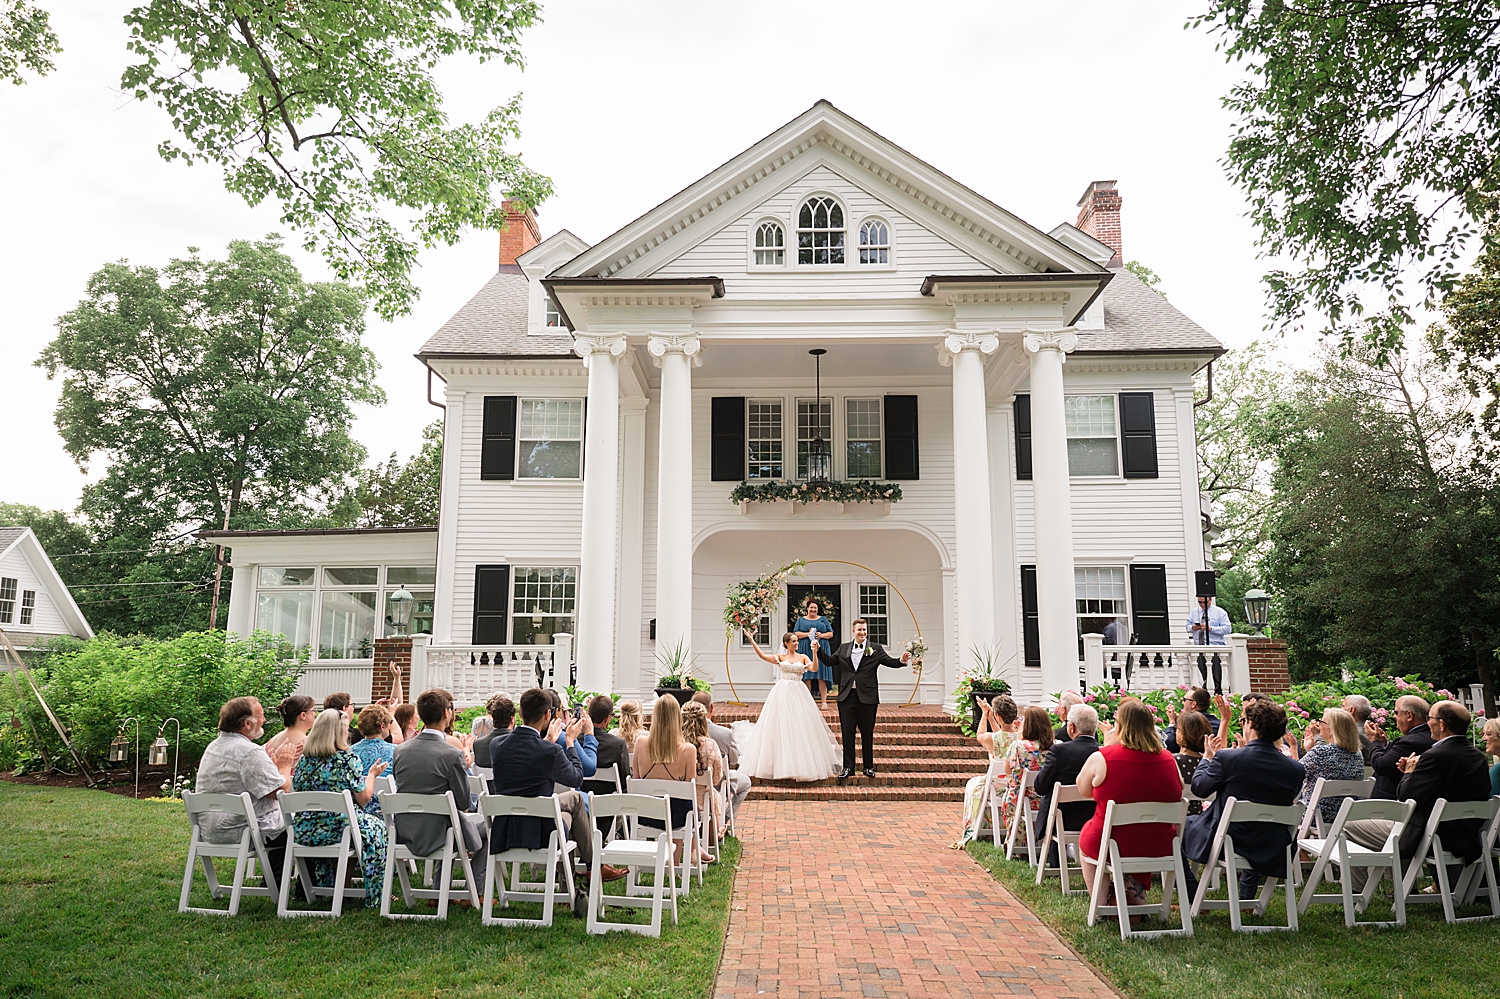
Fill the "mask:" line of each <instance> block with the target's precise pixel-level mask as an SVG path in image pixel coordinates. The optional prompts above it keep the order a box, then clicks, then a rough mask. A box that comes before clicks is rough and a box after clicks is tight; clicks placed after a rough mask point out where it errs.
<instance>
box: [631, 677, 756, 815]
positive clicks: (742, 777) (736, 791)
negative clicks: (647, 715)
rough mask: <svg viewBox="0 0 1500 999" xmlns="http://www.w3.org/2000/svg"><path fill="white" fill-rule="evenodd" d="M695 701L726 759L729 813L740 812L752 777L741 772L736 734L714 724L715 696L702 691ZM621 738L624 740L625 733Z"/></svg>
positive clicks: (694, 698) (711, 737) (711, 736)
mask: <svg viewBox="0 0 1500 999" xmlns="http://www.w3.org/2000/svg"><path fill="white" fill-rule="evenodd" d="M693 700H695V701H697V702H698V703H699V704H701V705H703V707H704V709H705V710H706V711H707V712H708V737H709V738H710V739H712V740H713V741H714V742H715V743H717V744H718V746H719V753H720V754H721V755H722V756H723V757H724V765H725V766H727V767H728V768H729V798H730V800H729V811H730V813H731V814H732V813H734V812H737V811H738V810H739V807H740V806H741V805H743V804H744V803H745V798H746V797H747V796H748V795H749V794H750V775H749V774H744V773H741V772H740V769H739V767H740V746H739V743H738V742H736V741H735V738H734V732H733V731H731V730H730V729H727V728H725V727H724V726H723V725H715V724H714V695H713V694H711V693H709V692H708V691H706V690H700V691H698V692H697V693H696V694H694V695H693ZM621 738H624V735H623V733H622V734H621ZM633 741H634V740H631V743H633ZM631 743H627V745H630V744H631Z"/></svg>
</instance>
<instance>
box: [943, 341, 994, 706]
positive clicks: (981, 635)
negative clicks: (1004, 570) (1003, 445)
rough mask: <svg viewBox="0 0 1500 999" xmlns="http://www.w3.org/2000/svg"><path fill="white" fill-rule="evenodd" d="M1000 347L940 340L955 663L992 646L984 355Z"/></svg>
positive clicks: (957, 667) (954, 670)
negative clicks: (947, 416) (948, 401)
mask: <svg viewBox="0 0 1500 999" xmlns="http://www.w3.org/2000/svg"><path fill="white" fill-rule="evenodd" d="M999 347H1000V338H999V337H997V336H995V335H994V334H991V333H959V332H954V333H950V334H949V335H948V336H946V337H945V338H944V339H943V346H942V353H941V354H940V355H939V356H940V359H941V361H942V362H943V363H944V364H949V365H952V367H953V512H954V516H953V521H954V523H953V534H954V548H955V550H956V551H957V552H958V559H957V564H956V566H955V568H956V569H957V573H956V576H955V580H954V583H955V586H956V590H957V592H956V597H957V603H958V607H957V610H958V661H957V662H956V663H954V664H953V667H952V668H951V672H952V673H953V675H954V677H955V679H956V678H957V673H958V670H960V669H964V668H966V667H968V666H969V665H970V663H971V662H972V661H973V655H974V653H973V650H974V649H979V650H980V651H981V652H984V651H988V650H989V649H991V648H992V647H993V646H994V644H995V637H996V636H995V541H994V530H993V527H992V524H991V520H990V518H991V517H992V516H993V513H992V511H991V509H990V449H989V435H988V432H987V430H986V426H985V424H986V422H987V418H986V414H985V404H984V356H985V355H986V354H993V353H994V352H995V351H996V350H998V349H999Z"/></svg>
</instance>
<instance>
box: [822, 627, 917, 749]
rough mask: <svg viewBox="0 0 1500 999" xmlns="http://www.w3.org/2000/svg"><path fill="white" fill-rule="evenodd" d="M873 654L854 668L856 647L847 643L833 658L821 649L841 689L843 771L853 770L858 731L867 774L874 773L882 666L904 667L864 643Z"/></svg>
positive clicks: (879, 649) (876, 647)
mask: <svg viewBox="0 0 1500 999" xmlns="http://www.w3.org/2000/svg"><path fill="white" fill-rule="evenodd" d="M864 647H865V648H867V649H869V650H870V651H869V652H867V653H865V654H864V655H862V656H861V657H860V660H859V665H858V666H856V665H855V664H854V643H853V642H845V643H844V644H843V645H840V646H839V647H838V651H836V652H834V653H833V655H829V654H828V653H826V652H824V651H823V647H822V645H821V644H820V645H818V646H817V649H818V659H819V660H821V661H822V662H823V663H824V664H825V665H827V666H829V667H831V668H832V669H833V679H834V682H835V683H837V684H838V685H839V727H840V728H841V729H842V730H843V736H844V769H845V770H853V769H854V731H855V729H856V728H858V730H859V740H860V747H861V748H862V749H863V751H864V753H863V755H864V762H865V769H866V770H873V769H875V712H876V710H877V708H879V706H880V677H879V676H878V675H877V674H878V672H879V670H880V667H882V666H904V665H906V664H905V663H903V662H902V661H901V660H899V659H892V658H891V657H890V656H889V655H887V654H886V651H885V649H883V648H881V647H880V646H879V645H876V644H875V643H874V642H869V641H867V642H865V645H864Z"/></svg>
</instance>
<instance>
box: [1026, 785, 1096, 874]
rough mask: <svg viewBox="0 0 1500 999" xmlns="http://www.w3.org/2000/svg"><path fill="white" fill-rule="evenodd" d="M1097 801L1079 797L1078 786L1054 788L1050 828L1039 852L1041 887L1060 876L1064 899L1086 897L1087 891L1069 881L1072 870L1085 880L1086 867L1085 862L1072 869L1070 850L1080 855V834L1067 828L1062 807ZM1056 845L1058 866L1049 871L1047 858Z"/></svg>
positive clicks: (1048, 825) (1048, 821)
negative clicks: (1083, 865) (1043, 881)
mask: <svg viewBox="0 0 1500 999" xmlns="http://www.w3.org/2000/svg"><path fill="white" fill-rule="evenodd" d="M1093 800H1094V799H1092V798H1086V797H1084V796H1083V795H1081V794H1079V793H1078V785H1077V784H1057V785H1055V786H1054V787H1053V788H1052V804H1051V805H1050V806H1049V807H1048V809H1047V828H1046V830H1045V832H1044V834H1043V836H1042V843H1041V846H1039V847H1038V848H1037V862H1036V883H1037V884H1041V883H1042V879H1043V878H1048V877H1051V876H1052V875H1054V874H1056V875H1058V877H1059V878H1060V879H1061V881H1062V893H1063V894H1064V895H1082V894H1084V889H1082V888H1073V887H1072V883H1071V882H1070V880H1069V876H1068V875H1069V871H1070V870H1076V871H1077V872H1078V876H1079V877H1080V878H1081V877H1083V867H1082V861H1080V862H1079V863H1077V864H1072V865H1070V864H1069V863H1068V847H1070V846H1071V847H1072V848H1073V851H1074V854H1075V855H1076V854H1077V851H1078V831H1075V830H1070V829H1066V828H1064V824H1063V816H1062V806H1063V805H1068V804H1073V803H1075V802H1080V801H1087V802H1090V803H1092V802H1093ZM1054 843H1056V845H1057V863H1058V866H1056V867H1048V866H1047V858H1048V856H1049V855H1050V854H1051V853H1052V846H1053V844H1054Z"/></svg>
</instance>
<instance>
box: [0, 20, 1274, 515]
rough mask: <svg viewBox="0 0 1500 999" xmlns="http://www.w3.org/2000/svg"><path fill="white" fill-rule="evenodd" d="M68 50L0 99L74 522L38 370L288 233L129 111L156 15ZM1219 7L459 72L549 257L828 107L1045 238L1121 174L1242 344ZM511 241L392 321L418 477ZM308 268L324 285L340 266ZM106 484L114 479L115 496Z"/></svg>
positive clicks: (793, 31)
mask: <svg viewBox="0 0 1500 999" xmlns="http://www.w3.org/2000/svg"><path fill="white" fill-rule="evenodd" d="M44 6H47V7H49V8H52V9H53V10H54V14H53V20H54V24H55V26H56V28H57V30H58V32H59V34H60V35H61V36H62V42H63V46H64V49H65V51H64V52H63V54H62V55H61V56H60V57H59V58H58V60H57V70H56V71H55V72H54V73H53V74H52V75H51V76H49V77H46V78H44V79H41V80H33V81H32V82H30V83H28V84H27V85H26V86H23V87H12V86H9V85H6V84H0V135H3V136H4V137H5V143H4V145H5V149H6V151H7V155H6V156H5V157H3V158H0V184H3V189H4V191H5V192H6V202H7V203H6V208H5V211H4V215H3V218H4V232H5V237H6V238H4V239H3V240H0V296H3V310H4V311H3V313H0V347H3V352H0V399H3V400H4V412H5V414H6V417H5V419H4V421H3V425H4V427H5V433H4V445H3V449H0V453H3V454H4V456H5V459H6V460H5V468H6V469H7V473H8V474H6V476H5V480H4V482H3V484H0V501H9V502H23V503H32V504H36V505H38V506H42V507H46V508H63V509H71V508H72V507H73V506H74V505H75V504H76V503H77V501H78V496H79V492H80V490H81V489H82V487H83V485H84V484H85V482H86V481H87V480H86V478H85V476H84V475H83V474H82V473H81V472H80V471H79V470H78V468H77V466H76V465H75V464H74V463H73V461H72V460H71V459H70V458H68V457H67V455H66V454H64V453H63V450H62V442H61V440H60V438H59V437H58V435H57V432H56V430H55V429H54V428H53V425H52V411H53V408H54V406H55V404H56V401H57V385H56V383H54V382H49V381H48V380H47V378H46V375H45V374H44V373H43V372H42V371H41V369H39V368H36V367H34V366H33V365H32V363H31V362H32V361H33V360H35V358H36V356H37V354H38V353H39V352H40V351H41V349H42V348H43V346H44V345H45V344H46V343H47V342H48V341H49V340H50V339H51V338H52V336H53V334H54V330H53V325H52V324H53V322H54V321H55V319H56V318H57V316H59V315H61V314H62V313H64V312H66V311H67V310H68V309H70V308H72V307H73V306H74V305H75V304H77V302H78V300H79V299H80V298H81V297H82V294H83V289H84V283H85V281H86V280H87V278H88V276H89V274H91V273H92V272H93V271H94V270H96V269H97V268H98V267H99V266H100V265H101V264H103V263H105V262H106V261H110V260H117V259H128V260H129V261H131V262H132V263H136V264H148V263H149V264H157V265H160V264H164V263H166V261H167V260H168V259H169V258H171V257H172V256H174V255H175V256H180V255H184V254H185V251H186V249H187V247H189V246H198V247H201V248H202V249H203V251H204V252H205V253H206V254H211V255H219V254H221V253H222V251H223V248H224V245H225V244H226V243H227V242H228V241H229V240H231V239H234V238H239V237H258V236H262V235H264V234H266V233H268V232H271V231H273V230H275V229H276V212H275V211H274V210H273V209H272V208H270V207H267V206H262V207H261V208H259V209H255V210H252V209H250V208H248V207H246V205H245V204H244V203H243V202H242V201H241V200H240V199H239V198H238V197H236V196H233V195H230V194H228V193H226V192H225V191H224V190H223V188H222V187H221V185H220V178H219V175H218V173H217V172H216V171H215V170H214V169H213V168H212V167H209V166H197V167H191V168H189V167H186V166H183V165H181V164H180V163H172V164H169V163H166V162H164V161H162V160H161V159H160V158H159V157H158V156H157V155H156V144H157V142H158V141H160V140H161V139H163V138H166V137H168V135H169V134H170V124H169V122H168V120H167V119H166V117H165V115H164V114H163V113H162V112H161V111H160V110H159V109H157V108H155V107H153V106H150V105H143V104H138V103H136V102H134V101H132V100H130V99H129V98H128V97H126V96H125V95H124V94H122V93H121V92H120V91H119V89H118V88H119V78H120V70H121V69H122V68H123V66H124V64H125V61H126V53H125V49H124V46H125V40H126V32H125V30H124V28H123V26H122V24H121V20H120V19H121V16H122V14H123V13H124V11H125V10H126V9H128V7H129V6H131V4H129V3H106V2H101V0H95V2H91V3H90V4H88V5H87V7H88V9H87V10H84V11H80V10H76V9H72V8H76V7H83V6H85V5H83V4H64V3H60V2H47V3H45V4H44ZM1199 6H1200V5H1199V4H1195V3H1181V2H1162V3H1151V2H1145V0H1132V2H1128V3H1121V2H1119V0H1104V2H1061V0H1052V2H1048V3H1043V4H1039V3H1033V2H1027V3H1021V2H1015V0H1000V2H996V0H981V2H973V3H957V2H941V0H940V2H927V3H922V4H913V3H910V2H902V3H877V2H871V0H861V2H858V3H849V4H834V3H816V2H807V0H803V2H799V3H778V2H773V0H763V2H761V3H759V4H756V5H753V7H751V6H745V5H729V4H714V3H704V2H702V0H697V2H643V0H635V2H629V3H620V2H594V0H566V2H563V0H557V2H554V3H552V4H550V5H549V6H548V7H547V10H546V21H545V23H544V24H542V25H541V26H539V27H537V28H534V29H532V30H531V31H530V32H528V33H527V35H526V36H525V50H526V58H527V68H526V70H525V72H524V73H523V72H519V71H517V70H515V69H513V68H509V67H504V66H497V65H486V66H477V65H453V66H448V67H445V68H444V72H443V76H442V79H443V84H444V92H445V94H446V97H447V100H448V105H449V111H450V114H451V115H452V117H453V118H454V119H455V120H470V119H477V118H478V117H480V116H481V115H483V114H484V113H485V112H486V111H488V110H489V109H490V108H492V107H494V106H495V105H498V104H501V103H503V102H504V101H506V100H507V99H509V97H510V96H511V95H512V94H514V93H516V92H522V93H524V94H525V109H526V111H525V118H524V122H523V137H522V141H521V145H520V148H521V149H522V151H523V152H524V154H525V157H526V160H527V162H528V163H529V164H530V165H531V166H532V167H533V168H534V169H537V170H540V171H542V172H543V173H546V174H548V175H550V176H551V177H552V178H553V180H554V182H555V184H556V192H557V193H556V195H555V196H554V198H553V199H552V200H551V201H549V202H547V203H546V204H545V205H543V206H542V207H541V209H540V211H539V212H538V217H539V220H540V222H541V226H542V231H543V235H549V234H551V233H553V232H556V231H557V230H558V229H562V228H567V229H571V230H572V231H573V232H574V233H576V234H577V235H578V236H580V237H582V238H583V239H585V240H588V241H590V242H595V241H597V240H599V239H601V238H603V237H605V236H607V235H609V234H610V233H612V232H614V231H615V230H616V229H618V228H619V227H620V226H622V225H624V224H625V223H627V222H629V221H630V220H631V219H633V218H635V217H636V216H638V215H640V214H641V213H643V212H644V211H646V210H647V209H649V208H651V207H653V206H654V205H656V204H657V203H659V202H661V201H662V200H664V199H665V198H667V197H668V196H669V195H671V194H673V193H675V192H676V191H678V190H680V189H681V188H683V187H685V186H687V185H688V184H690V183H691V182H693V181H694V180H696V179H697V178H699V177H701V176H702V175H703V174H705V173H707V172H708V171H709V170H711V169H713V168H714V167H715V166H717V165H719V164H720V163H723V162H724V161H725V160H727V159H729V158H731V157H732V156H734V155H735V154H737V153H739V152H740V151H742V150H743V149H745V148H746V147H747V146H749V145H751V144H752V143H753V142H755V141H756V140H758V139H760V138H761V137H763V136H764V135H766V134H767V133H769V132H771V131H773V130H775V129H776V128H777V127H779V126H780V125H782V124H784V123H785V122H787V121H788V120H790V119H791V118H793V117H795V116H796V115H798V114H800V113H801V112H802V111H804V110H806V109H807V108H808V107H809V106H811V105H812V104H813V102H814V101H816V100H818V99H819V98H827V99H829V100H831V101H832V102H833V103H834V104H836V105H837V106H838V107H840V108H841V109H843V110H844V111H845V112H847V113H849V114H851V115H853V116H854V117H855V118H858V119H859V120H860V121H862V122H864V123H865V124H866V125H868V126H870V127H871V128H873V129H874V130H875V131H877V132H880V133H882V134H884V135H885V136H887V137H889V138H890V139H891V140H893V141H894V142H896V143H898V144H900V145H902V146H904V147H905V148H906V149H908V150H910V151H911V152H912V153H914V154H916V155H917V156H920V157H922V158H923V159H925V160H927V161H928V162H930V163H932V164H933V165H935V166H937V167H938V168H939V169H941V170H943V171H945V172H947V173H948V174H950V175H951V176H953V177H955V178H956V179H958V180H959V181H961V182H963V183H965V184H967V185H969V186H970V187H972V188H974V189H975V190H977V191H979V192H980V193H981V194H984V195H986V196H988V197H989V198H991V199H992V200H994V201H996V202H997V203H999V204H1001V205H1003V206H1004V207H1005V208H1007V209H1009V210H1010V211H1012V212H1015V213H1016V214H1018V215H1020V216H1021V217H1022V218H1024V219H1026V220H1027V221H1029V222H1031V223H1032V224H1034V225H1036V226H1039V227H1040V228H1042V229H1044V230H1046V229H1050V228H1052V227H1053V226H1054V225H1056V224H1057V223H1059V222H1064V221H1067V222H1071V221H1074V220H1075V219H1076V216H1077V208H1076V207H1075V205H1076V202H1077V200H1078V197H1079V195H1080V194H1081V193H1082V191H1083V190H1084V188H1085V186H1086V185H1087V184H1088V183H1089V182H1090V181H1093V180H1097V179H1106V178H1114V179H1118V181H1119V185H1120V192H1121V194H1122V195H1123V197H1124V213H1123V229H1124V243H1125V256H1126V259H1134V260H1140V261H1142V262H1144V263H1146V264H1147V265H1148V266H1150V267H1151V268H1153V269H1154V270H1155V271H1156V272H1157V273H1158V274H1160V275H1161V276H1162V277H1163V284H1162V290H1163V291H1165V292H1166V294H1167V295H1168V297H1169V298H1171V300H1172V302H1173V303H1174V304H1175V305H1177V307H1178V308H1180V309H1182V310H1183V311H1184V312H1186V313H1187V314H1188V315H1189V316H1191V317H1192V318H1194V319H1195V320H1197V321H1198V322H1199V323H1201V324H1202V325H1203V326H1205V327H1206V328H1207V329H1208V330H1209V331H1210V332H1212V333H1213V334H1214V335H1216V336H1217V337H1219V339H1220V340H1222V341H1224V342H1225V343H1226V344H1228V345H1230V346H1231V347H1234V346H1239V345H1243V344H1245V343H1248V342H1249V341H1250V340H1252V339H1254V338H1255V337H1257V336H1258V335H1260V329H1261V326H1262V324H1263V316H1264V313H1265V309H1264V298H1263V295H1262V291H1261V287H1260V283H1259V277H1260V274H1261V273H1262V271H1263V269H1264V267H1263V265H1262V263H1261V262H1260V261H1258V260H1257V259H1256V256H1255V249H1254V245H1253V233H1252V231H1251V228H1250V226H1249V225H1248V223H1247V222H1246V221H1245V219H1244V211H1245V201H1244V198H1243V196H1242V195H1241V194H1240V192H1239V191H1237V190H1236V189H1235V188H1233V187H1232V186H1231V185H1230V184H1229V182H1228V181H1227V180H1226V179H1225V176H1224V171H1223V168H1222V167H1221V166H1220V160H1221V158H1222V156H1223V152H1224V149H1225V146H1226V143H1227V141H1228V138H1229V136H1230V134H1231V131H1232V120H1231V118H1230V116H1229V115H1228V113H1227V112H1225V111H1224V110H1223V109H1222V108H1221V106H1220V103H1219V99H1220V97H1221V96H1222V95H1223V94H1224V93H1226V92H1227V90H1228V89H1229V87H1230V85H1231V84H1232V82H1233V80H1234V79H1235V74H1236V70H1235V69H1234V67H1230V66H1226V65H1225V63H1224V61H1223V59H1222V57H1221V56H1220V55H1219V54H1217V53H1216V52H1215V51H1214V46H1213V39H1212V38H1210V37H1208V36H1206V35H1204V34H1203V33H1202V32H1200V31H1186V30H1184V28H1183V25H1184V23H1185V21H1186V20H1187V18H1188V16H1189V15H1190V14H1192V13H1193V12H1194V11H1195V10H1197V9H1198V8H1199ZM495 242H496V236H495V234H493V233H474V234H471V235H469V236H468V237H467V238H465V239H464V240H463V241H462V242H461V243H459V244H458V245H457V246H453V247H444V248H441V249H434V250H430V251H427V252H425V253H424V254H423V255H422V258H421V269H420V271H419V272H418V274H417V283H418V284H419V285H420V287H421V289H422V299H421V301H420V302H419V303H418V305H417V307H416V309H415V310H414V311H413V313H412V314H411V315H410V316H407V317H405V318H403V319H401V320H399V321H397V322H395V323H384V322H381V321H379V320H378V319H375V318H374V317H373V316H372V318H371V322H370V327H369V333H368V342H369V344H370V345H371V347H372V348H373V349H374V350H375V352H376V353H377V355H378V356H379V358H380V362H381V372H380V383H381V385H382V386H383V387H384V388H385V390H386V393H387V395H388V396H389V402H388V403H387V404H386V405H385V406H383V407H381V408H379V409H374V408H367V409H365V410H362V411H361V412H360V415H359V420H358V424H357V426H356V428H355V430H356V434H357V436H358V437H359V439H360V440H361V441H363V442H364V443H365V444H366V445H367V446H368V447H369V448H370V451H371V454H372V457H379V458H382V459H383V458H384V457H385V456H386V455H388V454H389V453H390V452H391V451H392V450H396V451H399V452H401V454H402V455H403V456H404V455H406V454H409V453H411V452H412V451H414V450H415V449H416V448H417V446H418V444H419V443H420V435H421V428H422V426H423V425H424V424H426V423H428V422H430V421H431V420H432V419H434V418H435V417H437V416H438V415H439V411H438V410H436V409H433V408H430V407H429V406H428V405H427V402H426V396H425V381H424V371H423V368H422V366H421V365H420V364H419V363H417V361H416V360H414V359H413V358H412V354H413V352H414V351H415V350H416V349H417V348H418V347H419V346H420V345H421V343H422V341H423V340H424V339H425V338H426V337H427V336H428V334H430V333H431V332H432V331H433V330H434V329H436V328H437V326H439V325H440V324H441V323H442V322H443V320H445V319H446V318H447V317H448V316H449V315H451V314H452V313H453V312H454V311H455V310H457V309H458V307H459V306H461V305H462V304H463V302H464V301H465V300H467V299H468V297H469V296H470V295H472V294H473V293H474V292H475V291H476V290H477V289H478V288H479V286H480V285H481V284H482V283H483V282H484V281H485V279H486V278H487V276H488V275H489V274H490V273H492V271H493V269H494V263H495ZM301 262H302V264H303V267H304V273H306V274H308V275H309V276H312V277H324V276H326V271H325V270H324V269H323V267H322V266H321V264H320V262H319V261H318V260H317V259H316V258H306V257H303V258H301ZM98 471H99V470H97V469H96V470H95V472H96V474H97V472H98Z"/></svg>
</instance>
